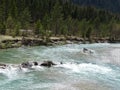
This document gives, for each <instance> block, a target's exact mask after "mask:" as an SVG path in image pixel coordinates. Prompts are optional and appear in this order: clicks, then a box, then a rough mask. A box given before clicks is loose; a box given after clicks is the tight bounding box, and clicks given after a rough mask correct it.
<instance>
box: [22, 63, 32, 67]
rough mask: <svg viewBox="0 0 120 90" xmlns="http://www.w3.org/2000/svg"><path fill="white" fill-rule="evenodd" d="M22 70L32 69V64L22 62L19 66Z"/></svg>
mask: <svg viewBox="0 0 120 90" xmlns="http://www.w3.org/2000/svg"><path fill="white" fill-rule="evenodd" d="M21 66H22V68H31V67H32V64H31V63H30V62H23V63H22V64H21Z"/></svg>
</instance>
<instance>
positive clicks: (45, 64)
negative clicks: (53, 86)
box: [40, 61, 56, 67]
mask: <svg viewBox="0 0 120 90" xmlns="http://www.w3.org/2000/svg"><path fill="white" fill-rule="evenodd" d="M53 65H56V64H55V63H53V62H52V61H44V62H43V63H42V64H40V66H44V67H51V66H53Z"/></svg>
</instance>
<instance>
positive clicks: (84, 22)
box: [0, 0, 120, 39]
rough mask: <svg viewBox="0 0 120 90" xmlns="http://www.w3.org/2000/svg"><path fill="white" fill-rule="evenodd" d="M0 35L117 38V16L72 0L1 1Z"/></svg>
mask: <svg viewBox="0 0 120 90" xmlns="http://www.w3.org/2000/svg"><path fill="white" fill-rule="evenodd" d="M31 31H32V32H31ZM28 32H30V33H31V34H29V33H28ZM0 34H3V35H12V36H30V35H31V36H38V37H41V36H50V35H52V36H61V35H64V36H79V37H83V38H84V39H85V38H88V39H91V38H92V37H99V38H102V37H109V38H111V39H118V38H120V37H119V35H120V16H119V15H118V14H113V13H111V12H109V11H105V10H101V9H96V8H94V7H90V6H88V7H87V6H79V5H76V4H74V3H73V2H72V0H0Z"/></svg>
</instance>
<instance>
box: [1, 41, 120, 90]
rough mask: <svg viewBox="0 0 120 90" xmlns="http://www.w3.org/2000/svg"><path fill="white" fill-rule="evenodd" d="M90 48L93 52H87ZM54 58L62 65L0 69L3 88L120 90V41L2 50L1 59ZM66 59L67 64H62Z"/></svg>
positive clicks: (31, 59) (37, 59)
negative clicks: (117, 42) (85, 50)
mask: <svg viewBox="0 0 120 90" xmlns="http://www.w3.org/2000/svg"><path fill="white" fill-rule="evenodd" d="M83 48H88V49H90V50H92V51H93V53H89V52H86V53H84V52H83ZM45 60H51V61H53V62H55V63H57V64H58V65H56V66H53V67H51V68H46V67H40V66H39V67H35V68H34V69H32V70H29V69H25V70H23V71H20V70H17V69H15V68H12V67H11V68H9V69H0V90H120V44H108V43H103V44H102V43H98V44H67V45H62V46H48V47H46V46H38V47H23V48H22V47H21V48H14V49H7V50H0V62H1V63H6V64H15V65H16V64H20V63H22V62H25V61H39V62H43V61H45ZM60 62H63V64H59V63H60Z"/></svg>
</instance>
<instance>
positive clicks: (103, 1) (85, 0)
mask: <svg viewBox="0 0 120 90" xmlns="http://www.w3.org/2000/svg"><path fill="white" fill-rule="evenodd" d="M72 1H73V3H76V4H78V5H82V6H95V7H96V8H100V9H105V10H109V11H112V12H115V13H120V9H119V8H120V0H72Z"/></svg>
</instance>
